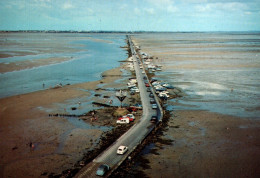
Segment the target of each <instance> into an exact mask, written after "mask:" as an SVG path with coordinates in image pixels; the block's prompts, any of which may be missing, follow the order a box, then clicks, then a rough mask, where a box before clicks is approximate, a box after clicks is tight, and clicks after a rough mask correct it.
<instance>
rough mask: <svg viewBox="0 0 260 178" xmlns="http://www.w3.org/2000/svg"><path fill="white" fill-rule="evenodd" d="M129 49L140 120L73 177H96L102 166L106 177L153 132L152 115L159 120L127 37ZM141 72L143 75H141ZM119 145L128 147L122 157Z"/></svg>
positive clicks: (138, 61)
mask: <svg viewBox="0 0 260 178" xmlns="http://www.w3.org/2000/svg"><path fill="white" fill-rule="evenodd" d="M128 40H129V43H130V48H131V52H132V57H133V63H134V68H135V72H136V78H137V82H138V88H139V91H140V97H141V101H142V106H143V115H142V118H141V119H140V120H139V121H138V122H137V123H135V124H134V125H133V126H132V127H131V128H130V129H129V130H128V131H127V132H126V133H125V134H123V135H122V136H121V137H120V138H119V139H118V140H116V141H115V142H114V143H113V144H112V145H111V146H110V147H108V148H107V149H106V150H105V151H103V152H102V153H101V154H100V155H99V156H98V157H96V158H95V159H94V160H93V161H92V162H90V163H89V164H87V165H86V166H85V167H83V168H82V169H81V170H80V171H79V173H78V174H77V175H76V176H75V177H79V178H82V177H98V176H96V170H97V168H98V167H99V166H100V165H102V164H107V165H109V167H110V172H109V173H108V174H107V175H105V176H104V177H107V176H108V175H109V174H110V173H111V172H112V171H113V170H115V169H116V168H117V167H118V166H119V165H120V164H121V163H122V162H123V161H124V160H125V159H126V158H127V157H128V155H129V154H130V153H131V152H132V151H134V149H135V148H136V147H137V146H138V145H139V144H140V143H141V142H142V141H143V140H144V138H145V137H146V136H147V135H148V134H149V133H150V132H151V130H153V128H154V127H155V126H156V125H155V124H153V123H151V122H150V119H151V117H152V116H153V115H156V116H158V118H159V119H160V120H161V118H162V109H161V107H160V106H159V103H158V100H157V99H155V100H156V102H157V105H158V106H159V107H158V109H152V105H151V104H150V97H149V94H150V92H147V87H146V86H145V83H144V76H146V74H145V73H144V72H143V70H144V69H140V67H139V64H140V63H141V61H140V59H139V58H138V57H137V56H136V54H137V53H136V51H135V49H134V45H133V43H132V41H131V38H130V37H128ZM142 72H143V73H142ZM120 145H124V146H127V147H128V151H127V152H126V153H125V154H124V155H118V154H117V149H118V147H119V146H120Z"/></svg>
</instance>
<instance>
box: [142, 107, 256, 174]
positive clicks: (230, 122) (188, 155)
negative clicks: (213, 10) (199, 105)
mask: <svg viewBox="0 0 260 178" xmlns="http://www.w3.org/2000/svg"><path fill="white" fill-rule="evenodd" d="M259 124H260V122H259V121H254V120H250V119H241V118H237V117H233V116H227V115H221V114H217V113H211V112H207V111H192V110H186V111H185V110H183V111H175V112H173V114H172V116H171V117H170V118H169V121H168V126H167V127H166V128H165V129H164V131H163V133H162V134H161V135H160V136H158V138H157V141H156V142H155V143H154V147H153V148H152V149H151V153H149V154H146V155H143V156H142V157H143V159H144V160H146V162H147V165H146V168H147V167H148V169H142V168H139V170H142V171H144V173H145V174H146V175H147V176H148V177H169V176H171V177H257V176H258V175H259V173H260V172H259V168H258V165H259V163H260V161H259V157H260V149H259V141H260V140H259V134H260V130H259Z"/></svg>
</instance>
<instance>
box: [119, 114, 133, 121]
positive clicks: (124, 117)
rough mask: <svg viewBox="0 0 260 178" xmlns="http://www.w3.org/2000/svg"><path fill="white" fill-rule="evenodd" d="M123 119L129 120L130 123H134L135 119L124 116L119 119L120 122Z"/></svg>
mask: <svg viewBox="0 0 260 178" xmlns="http://www.w3.org/2000/svg"><path fill="white" fill-rule="evenodd" d="M122 119H129V121H130V122H133V121H134V118H132V117H129V116H127V115H126V116H123V117H120V118H118V120H122Z"/></svg>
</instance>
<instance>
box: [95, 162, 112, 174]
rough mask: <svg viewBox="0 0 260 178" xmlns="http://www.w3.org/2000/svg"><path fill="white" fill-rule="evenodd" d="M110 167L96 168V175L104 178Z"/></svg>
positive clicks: (101, 166) (104, 165) (103, 165)
mask: <svg viewBox="0 0 260 178" xmlns="http://www.w3.org/2000/svg"><path fill="white" fill-rule="evenodd" d="M109 169H110V167H109V166H108V165H107V164H102V165H100V166H99V167H98V169H97V172H96V175H97V176H104V175H105V174H106V173H107V172H108V171H109Z"/></svg>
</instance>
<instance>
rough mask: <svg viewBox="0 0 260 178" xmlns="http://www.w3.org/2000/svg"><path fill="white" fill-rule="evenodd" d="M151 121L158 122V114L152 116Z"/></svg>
mask: <svg viewBox="0 0 260 178" xmlns="http://www.w3.org/2000/svg"><path fill="white" fill-rule="evenodd" d="M150 121H151V123H157V121H158V117H157V116H152V117H151V120H150Z"/></svg>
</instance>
